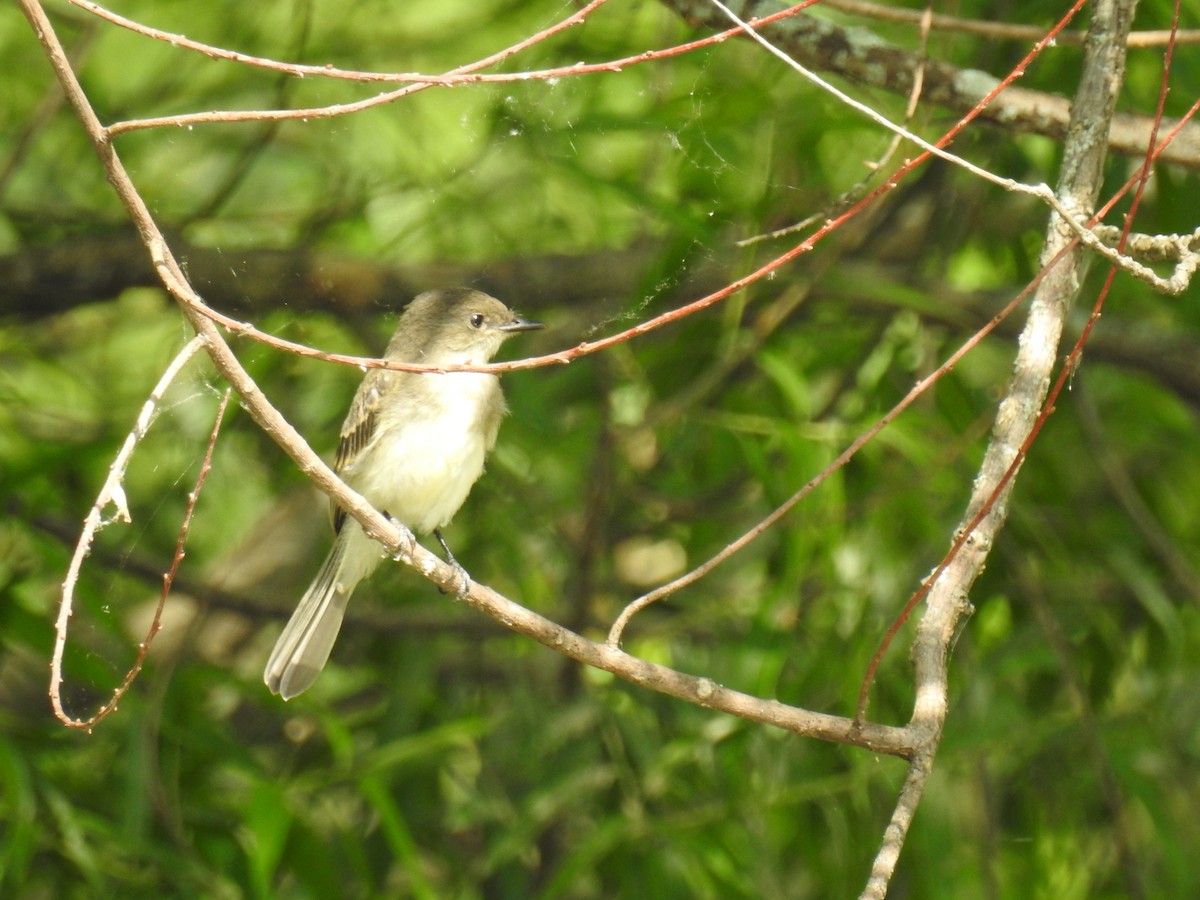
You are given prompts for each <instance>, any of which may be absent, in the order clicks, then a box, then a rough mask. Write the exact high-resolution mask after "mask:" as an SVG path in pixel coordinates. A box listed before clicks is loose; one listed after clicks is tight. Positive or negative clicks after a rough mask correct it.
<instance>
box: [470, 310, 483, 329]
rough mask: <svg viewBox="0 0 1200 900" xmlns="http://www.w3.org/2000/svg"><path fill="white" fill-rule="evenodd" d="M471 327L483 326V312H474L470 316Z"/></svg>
mask: <svg viewBox="0 0 1200 900" xmlns="http://www.w3.org/2000/svg"><path fill="white" fill-rule="evenodd" d="M471 327H472V328H482V327H483V313H475V315H473V316H471Z"/></svg>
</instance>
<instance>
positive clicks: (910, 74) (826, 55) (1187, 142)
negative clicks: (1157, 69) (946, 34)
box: [661, 0, 1200, 169]
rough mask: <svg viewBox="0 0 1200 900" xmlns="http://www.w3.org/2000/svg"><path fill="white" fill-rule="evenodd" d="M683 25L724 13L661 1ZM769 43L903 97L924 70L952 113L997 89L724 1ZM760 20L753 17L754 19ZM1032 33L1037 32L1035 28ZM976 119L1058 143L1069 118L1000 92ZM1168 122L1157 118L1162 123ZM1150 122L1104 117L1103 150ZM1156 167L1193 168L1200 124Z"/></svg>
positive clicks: (718, 18)
mask: <svg viewBox="0 0 1200 900" xmlns="http://www.w3.org/2000/svg"><path fill="white" fill-rule="evenodd" d="M661 2H662V3H663V4H664V5H666V6H667V7H669V8H670V9H672V10H674V11H675V12H676V13H678V14H679V15H680V16H681V17H682V18H684V19H686V20H687V21H688V22H690V23H693V24H697V25H704V26H706V27H708V28H712V29H720V28H724V27H725V24H726V21H727V20H726V18H725V15H724V13H722V12H721V11H720V10H719V9H717V8H716V7H714V6H713V5H712V4H711V3H710V2H707V0H661ZM729 5H730V7H731V8H732V9H733V11H734V12H735V13H737V14H738V15H739V16H740V17H742V18H745V19H747V20H748V21H749V22H750V23H751V24H752V25H754V26H755V28H756V29H757V30H759V32H760V33H761V34H762V35H763V36H764V37H766V38H767V39H768V40H770V42H771V43H772V44H774V45H775V46H777V47H779V48H780V49H781V50H784V51H785V52H787V54H788V55H789V56H791V57H792V58H793V59H795V60H796V61H797V62H799V63H801V64H803V65H805V66H807V67H809V68H812V69H817V70H820V71H826V72H832V73H835V74H837V75H840V76H842V77H845V78H849V79H851V80H853V81H856V82H858V83H860V84H864V85H868V86H870V87H877V88H883V89H884V90H887V91H890V92H892V93H897V94H901V95H904V96H907V95H908V94H909V92H910V91H911V89H912V85H913V79H914V77H915V73H917V72H918V71H920V70H921V67H922V66H924V87H923V91H922V96H923V97H924V99H925V100H926V101H928V102H929V103H934V104H937V105H939V106H944V107H947V108H949V109H952V110H956V111H958V112H966V111H968V110H971V109H974V108H975V107H976V106H977V105H978V104H979V103H980V101H981V100H982V98H983V97H985V96H986V95H987V94H989V93H990V92H991V91H992V90H993V89H994V88H995V87H996V86H997V85H998V84H999V81H998V79H996V78H995V77H994V76H993V75H991V74H990V73H987V72H981V71H978V70H976V69H961V68H959V67H957V66H953V65H950V64H949V63H945V62H941V61H939V60H930V59H925V58H923V57H921V56H919V55H918V54H915V53H912V52H910V51H908V50H903V49H901V48H899V47H896V46H893V45H891V44H888V43H887V42H886V41H884V40H882V39H881V38H879V37H878V36H876V35H875V34H873V33H871V32H869V31H867V30H865V29H862V28H849V27H843V26H840V25H835V24H833V23H830V22H826V21H823V20H820V19H816V18H814V17H812V16H796V17H793V18H789V19H786V20H783V21H781V22H778V23H776V24H773V25H771V26H770V27H769V28H765V29H764V28H761V27H760V26H761V24H762V23H761V21H760V20H756V19H755V18H754V16H753V12H754V11H758V10H760V9H763V8H768V9H769V8H772V7H775V6H777V5H779V4H776V3H762V2H755V0H739V2H735V3H731V4H729ZM760 18H761V17H760ZM1040 34H1045V30H1044V29H1043V30H1042V31H1041V32H1040ZM981 118H982V119H983V120H985V121H988V122H990V123H991V124H993V125H996V126H999V127H1002V128H1005V129H1008V130H1012V131H1017V132H1023V133H1029V134H1042V135H1046V136H1048V137H1053V138H1055V139H1058V140H1061V139H1063V138H1064V137H1065V135H1066V133H1067V128H1068V124H1069V123H1070V121H1071V100H1070V98H1068V97H1063V96H1059V95H1057V94H1048V93H1045V92H1042V91H1035V90H1028V89H1026V88H1018V87H1006V88H1004V90H1003V91H1002V92H1001V93H1000V94H999V96H998V97H996V99H995V100H994V101H993V102H992V103H990V104H989V106H988V108H987V109H986V110H984V112H983V114H982V116H981ZM1172 123H1173V120H1164V122H1163V124H1164V125H1169V124H1172ZM1154 125H1155V121H1154V119H1153V118H1152V117H1149V116H1142V115H1133V114H1124V113H1122V114H1118V115H1115V116H1113V117H1110V127H1109V129H1108V135H1109V148H1110V149H1111V150H1112V151H1113V152H1116V153H1122V154H1125V155H1128V156H1140V155H1141V154H1143V153H1145V151H1146V147H1147V146H1148V144H1149V138H1150V133H1151V130H1152V129H1153V128H1154ZM1162 160H1163V162H1171V163H1176V164H1178V165H1183V166H1187V167H1189V168H1193V169H1195V168H1200V125H1197V124H1195V123H1191V124H1189V125H1188V127H1187V128H1185V129H1183V130H1182V131H1181V132H1180V134H1179V137H1178V139H1177V140H1176V141H1175V142H1174V143H1173V144H1172V145H1171V147H1169V148H1168V149H1167V151H1166V152H1165V153H1164V154H1163V156H1162Z"/></svg>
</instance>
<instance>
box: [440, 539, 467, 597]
mask: <svg viewBox="0 0 1200 900" xmlns="http://www.w3.org/2000/svg"><path fill="white" fill-rule="evenodd" d="M433 536H434V537H435V538H437V541H438V543H439V544H441V545H442V550H443V551H445V553H446V563H447V564H448V565H449V566H450V568H452V569H454V578H453V580H452V581H451V585H452V587H451V588H450V589H447V588H442V587H439V588H438V590H439V591H441V592H442V593H443V594H449V593H453V594H454V596H455V597H457V598H458V599H459V600H464V599H466V596H467V594H468V593H470V591H471V576H470V575H469V574H467V570H466V569H464V568H463V567H462V564H461V563H459V561H458V560H457V559H455V558H454V554H453V553H451V552H450V546H449V545H448V544H447V543H446V539H445V538H444V537H442V531H441V529H440V528H435V529H434V530H433Z"/></svg>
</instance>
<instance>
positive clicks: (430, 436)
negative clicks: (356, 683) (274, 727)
mask: <svg viewBox="0 0 1200 900" xmlns="http://www.w3.org/2000/svg"><path fill="white" fill-rule="evenodd" d="M541 327H542V325H541V323H540V322H531V321H529V320H528V319H522V318H521V317H520V316H518V315H516V314H515V313H513V311H512V310H510V309H509V308H508V307H507V306H505V305H504V304H503V303H501V302H500V301H499V300H497V299H496V298H495V297H489V296H488V295H487V294H484V293H481V292H479V291H473V290H469V289H467V288H450V289H443V290H435V291H428V292H426V293H424V294H421V295H420V296H419V297H417V298H416V299H415V300H413V301H412V303H410V304H409V305H408V307H407V308H406V309H405V310H404V313H403V314H402V315H401V316H400V321H399V323H397V325H396V333H395V334H394V335H392V340H391V342H390V343H389V344H388V347H387V352H386V353H385V354H384V359H388V360H393V361H395V362H405V363H416V364H419V365H429V366H450V365H480V364H482V363H486V362H488V361H489V360H491V358H492V357H493V356H494V355H495V354H496V351H497V350H499V349H500V345H501V344H502V343H503V342H504V340H505V338H507V337H508V336H509V335H511V334H515V333H516V332H518V331H532V330H534V329H537V328H541ZM505 411H506V407H505V404H504V395H503V394H502V393H501V391H500V379H498V378H497V377H496V376H495V375H491V374H488V373H485V372H444V373H438V372H430V373H420V372H397V371H392V370H389V369H372V370H371V371H370V372H368V373H367V375H366V377H364V378H363V381H362V384H361V385H359V388H358V393H356V394H355V395H354V401H353V403H351V404H350V413H349V415H347V416H346V421H345V423H344V424H343V425H342V437H341V442H340V443H339V445H338V450H337V456H336V457H335V459H334V463H333V468H334V471H335V472H337V473H338V475H340V476H341V478H342V480H343V481H345V482H346V484H348V485H350V487H352V488H354V490H356V491H358V493H360V494H362V495H363V497H364V498H365V499H366V500H368V501H369V502H370V503H371V505H372V506H374V507H375V508H376V509H378V510H380V511H381V512H383V513H384V514H386V515H388V516H389V517H391V518H392V519H393V520H394V521H397V522H400V523H401V524H403V525H406V526H408V527H409V528H410V529H412V530H413V531H414V532H419V533H428V532H433V534H434V535H435V536H436V537H437V539H438V542H439V543H440V544H441V545H442V548H443V549H444V550H445V551H446V556H447V558H448V561H449V562H451V563H452V564H454V565H457V563H456V562H455V560H454V557H453V556H452V555H451V553H450V548H449V547H447V546H446V542H445V541H444V540H442V535H441V531H440V529H441V528H442V526H444V525H445V524H446V523H447V522H449V521H450V519H451V518H453V516H454V514H455V513H456V512H458V508H459V507H460V506H462V504H463V501H464V500H466V499H467V494H468V493H470V491H471V486H472V485H474V484H475V481H476V479H478V478H479V476H480V475H481V474H482V473H483V463H484V458H485V457H486V456H487V454H488V451H490V450H491V449H492V447H493V446H494V445H495V443H496V432H497V431H498V430H499V429H500V419H501V418H502V417H503V416H504V413H505ZM330 513H331V516H332V519H333V529H334V532H335V533H336V535H337V537H336V538H335V540H334V542H333V549H331V550H330V551H329V556H327V557H326V558H325V562H324V564H323V565H322V566H321V571H320V572H318V573H317V577H316V579H315V580H314V581H313V583H312V585H310V586H309V588H308V590H307V591H306V592H305V594H304V597H303V598H301V600H300V605H299V606H297V607H296V611H295V612H294V613H293V614H292V618H291V620H290V621H289V622H288V624H287V627H286V628H284V629H283V634H281V635H280V636H279V640H278V641H277V642H276V644H275V649H274V650H273V651H272V652H271V658H270V659H269V660H268V661H267V668H266V671H265V672H264V673H263V681H265V682H266V684H267V687H269V688H270V689H271V691H272V693H276V694H279V695H280V696H282V697H283V699H284V700H290V699H291V698H292V697H295V696H296V695H297V694H299V693H301V692H302V691H305V690H307V689H308V688H309V687H311V686H312V683H313V682H314V681H316V679H317V676H318V675H319V674H320V673H321V669H323V668H324V667H325V662H326V661H327V660H328V659H329V652H330V651H331V650H332V649H333V642H334V640H335V639H336V638H337V634H338V630H339V629H340V628H341V627H342V616H343V615H344V614H345V612H346V603H347V602H348V601H349V599H350V595H351V594H352V593H353V592H354V588H355V586H356V585H357V584H358V583H359V582H360V581H361V580H362V579H364V578H366V577H367V576H368V575H370V574H371V573H372V572H373V571H375V567H376V566H377V565H379V561H380V559H381V558H382V557H383V555H384V550H383V547H382V546H380V545H379V544H378V543H377V542H375V541H374V540H372V539H371V538H369V537H367V536H366V534H365V533H364V532H363V529H362V526H361V525H359V524H358V522H357V521H355V520H354V519H353V518H351V517H350V516H347V515H346V512H345V510H343V509H341V508H339V507H338V505H337V504H336V503H332V504H331V506H330Z"/></svg>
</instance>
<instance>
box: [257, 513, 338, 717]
mask: <svg viewBox="0 0 1200 900" xmlns="http://www.w3.org/2000/svg"><path fill="white" fill-rule="evenodd" d="M348 531H349V529H347V528H343V529H342V532H341V534H340V535H339V536H338V538H337V540H335V541H334V542H333V549H331V550H330V551H329V555H328V556H327V557H325V562H324V563H323V564H322V565H321V571H320V572H318V573H317V577H316V578H315V579H313V583H312V584H311V585H310V586H309V588H308V590H307V591H306V592H305V593H304V597H303V598H301V600H300V604H299V606H297V607H296V611H295V612H294V613H292V618H291V619H290V620H289V621H288V623H287V627H285V628H284V629H283V634H281V635H280V636H279V640H278V641H276V642H275V649H274V650H272V651H271V658H270V659H269V660H267V668H266V671H264V672H263V681H265V682H266V684H267V687H269V688H270V689H271V692H272V693H274V694H279V695H280V696H281V697H283V699H284V700H291V699H292V698H293V697H295V696H296V695H297V694H300V693H302V692H304V691H306V690H308V689H309V688H310V687H312V683H313V682H314V681H316V680H317V676H318V675H320V674H321V670H322V669H323V668H325V663H326V661H327V660H328V659H329V652H330V651H331V650H332V649H333V642H334V641H335V640H336V639H337V636H338V631H339V630H340V629H341V627H342V616H343V615H345V612H346V603H347V602H349V600H350V594H351V593H353V591H354V588H355V585H357V584H358V579H357V578H353V579H350V580H348V583H347V580H346V579H344V578H343V571H342V570H343V562H344V560H345V557H346V545H347V539H348V537H349V535H348V533H347V532H348Z"/></svg>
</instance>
